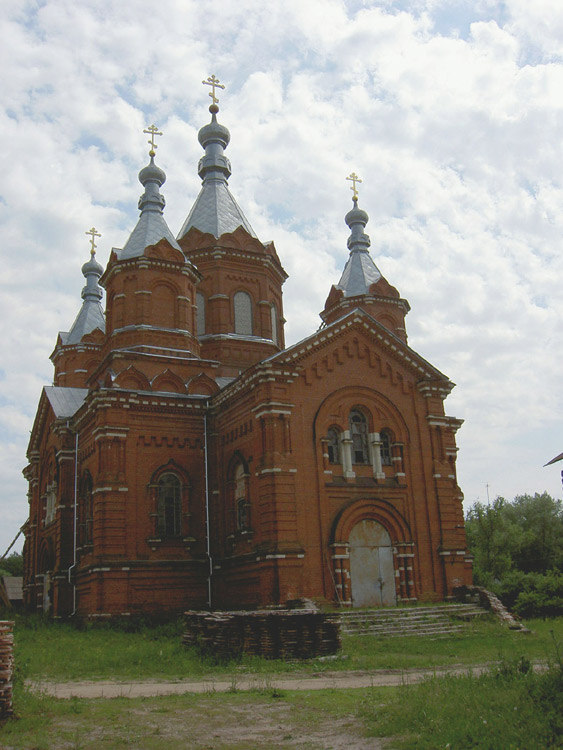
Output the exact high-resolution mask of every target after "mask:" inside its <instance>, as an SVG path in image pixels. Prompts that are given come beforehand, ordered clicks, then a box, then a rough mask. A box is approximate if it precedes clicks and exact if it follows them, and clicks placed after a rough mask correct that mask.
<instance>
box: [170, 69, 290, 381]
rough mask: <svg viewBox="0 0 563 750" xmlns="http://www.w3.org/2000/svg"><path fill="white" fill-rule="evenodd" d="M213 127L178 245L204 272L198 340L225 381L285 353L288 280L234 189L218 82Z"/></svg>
mask: <svg viewBox="0 0 563 750" xmlns="http://www.w3.org/2000/svg"><path fill="white" fill-rule="evenodd" d="M204 83H209V84H210V85H212V86H213V93H210V96H212V99H213V103H212V104H211V106H210V107H209V111H210V113H211V122H210V123H209V124H208V125H205V126H204V127H203V128H201V130H200V131H199V136H198V138H199V142H200V143H201V145H202V147H203V149H204V150H205V155H204V156H203V157H202V158H201V159H200V161H199V165H198V174H199V176H200V177H201V179H202V186H201V191H200V193H199V195H198V197H197V199H196V201H195V203H194V205H193V207H192V209H191V211H190V212H189V214H188V217H187V218H186V220H185V222H184V224H183V226H182V228H181V230H180V232H179V234H178V238H177V239H178V242H179V244H180V247H181V248H182V250H183V251H184V254H185V256H186V258H187V260H188V261H189V262H190V263H191V264H193V265H194V266H196V267H197V269H198V270H199V272H200V274H201V280H200V282H199V284H198V287H197V295H196V301H197V335H198V339H199V342H200V346H201V356H202V357H203V358H204V359H212V360H216V361H218V362H220V363H221V366H220V372H218V375H219V376H223V377H234V376H237V375H238V374H239V373H240V372H242V371H243V370H246V369H247V368H248V367H250V366H251V365H253V364H255V363H256V362H259V361H260V360H262V359H264V358H266V357H269V356H270V355H272V354H275V353H277V352H279V351H280V350H281V349H283V347H284V332H283V325H284V322H285V321H284V318H283V308H282V290H281V288H282V284H283V283H284V281H285V280H286V278H287V274H286V273H285V271H284V269H283V268H282V265H281V263H280V260H279V258H278V255H277V253H276V249H275V247H274V243H273V242H267V243H262V242H260V240H259V239H258V238H257V236H256V234H255V232H254V230H253V229H252V227H251V225H250V223H249V221H248V219H247V218H246V217H245V215H244V214H243V212H242V210H241V209H240V207H239V206H238V204H237V202H236V201H235V199H234V197H233V195H232V193H231V191H230V190H229V187H228V182H227V181H228V178H229V177H230V176H231V164H230V161H229V159H228V158H227V157H226V156H225V153H224V152H225V149H226V148H227V146H228V144H229V141H230V138H231V136H230V133H229V131H228V129H227V128H226V127H225V126H224V125H221V124H220V123H219V122H218V121H217V113H218V112H219V107H218V106H217V103H218V100H217V98H216V97H215V88H216V87H220V86H219V82H218V81H217V80H216V79H213V80H211V79H209V81H204Z"/></svg>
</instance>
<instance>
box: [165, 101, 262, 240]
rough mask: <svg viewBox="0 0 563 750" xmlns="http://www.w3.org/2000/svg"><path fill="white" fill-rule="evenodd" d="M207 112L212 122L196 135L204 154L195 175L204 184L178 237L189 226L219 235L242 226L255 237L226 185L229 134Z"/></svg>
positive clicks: (228, 164) (215, 235)
mask: <svg viewBox="0 0 563 750" xmlns="http://www.w3.org/2000/svg"><path fill="white" fill-rule="evenodd" d="M210 111H211V112H212V116H211V122H210V123H209V124H208V125H204V127H203V128H201V130H200V131H199V135H198V137H199V142H200V143H201V145H202V146H203V148H204V149H205V155H204V156H203V157H202V158H201V159H200V161H199V165H198V174H199V176H200V177H201V179H202V181H203V185H202V188H201V191H200V193H199V195H198V197H197V198H196V201H195V203H194V205H193V207H192V210H191V211H190V213H189V214H188V218H187V219H186V220H185V222H184V224H183V225H182V228H181V229H180V232H179V234H178V239H181V238H182V237H183V236H184V235H185V234H187V232H188V231H189V230H190V229H191V228H192V227H195V228H196V229H199V230H200V232H205V233H209V234H212V235H213V236H214V237H216V238H219V237H220V236H221V235H222V234H225V233H226V232H234V231H235V229H238V227H240V226H242V227H243V228H244V229H245V230H246V231H247V232H248V233H249V234H250V235H252V237H256V234H255V232H254V230H253V229H252V227H251V226H250V223H249V221H248V219H247V218H246V216H245V215H244V214H243V212H242V211H241V209H240V207H239V206H238V204H237V202H236V201H235V199H234V197H233V195H232V194H231V192H230V190H229V188H228V187H227V180H228V178H229V177H230V176H231V163H230V161H229V160H228V159H227V157H226V156H225V154H224V151H225V149H226V148H227V145H228V143H229V141H230V138H231V136H230V133H229V131H228V130H227V128H226V127H225V126H224V125H221V124H220V123H218V122H217V117H216V113H215V111H214V110H210Z"/></svg>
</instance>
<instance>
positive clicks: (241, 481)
mask: <svg viewBox="0 0 563 750" xmlns="http://www.w3.org/2000/svg"><path fill="white" fill-rule="evenodd" d="M235 509H236V514H237V530H238V531H247V530H248V529H249V528H250V503H249V501H248V496H247V485H246V473H245V471H244V466H243V465H242V463H239V464H238V465H237V467H236V469H235Z"/></svg>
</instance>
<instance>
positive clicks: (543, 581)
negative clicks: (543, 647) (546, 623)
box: [494, 570, 563, 618]
mask: <svg viewBox="0 0 563 750" xmlns="http://www.w3.org/2000/svg"><path fill="white" fill-rule="evenodd" d="M494 591H495V593H496V594H497V596H499V597H500V599H501V600H502V602H503V604H504V605H505V606H506V607H508V609H510V610H511V611H513V612H514V613H515V614H517V615H518V616H519V617H525V618H530V617H556V616H559V615H563V573H560V572H558V571H554V570H552V571H549V572H548V573H524V572H523V571H521V570H513V571H510V573H507V574H506V575H505V576H504V577H503V579H502V581H501V582H500V583H498V584H497V585H495V586H494Z"/></svg>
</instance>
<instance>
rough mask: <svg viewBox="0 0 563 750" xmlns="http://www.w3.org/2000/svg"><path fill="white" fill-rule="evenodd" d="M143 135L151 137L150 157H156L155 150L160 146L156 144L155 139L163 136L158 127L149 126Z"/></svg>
mask: <svg viewBox="0 0 563 750" xmlns="http://www.w3.org/2000/svg"><path fill="white" fill-rule="evenodd" d="M143 133H146V134H147V135H150V137H151V139H150V141H147V143H150V146H151V150H150V151H149V156H154V155H155V148H158V146H157V145H156V143H155V142H154V137H155V135H162V133H161V132H160V130H159V129H158V128H157V127H156V125H149V127H148V128H145V130H143Z"/></svg>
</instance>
